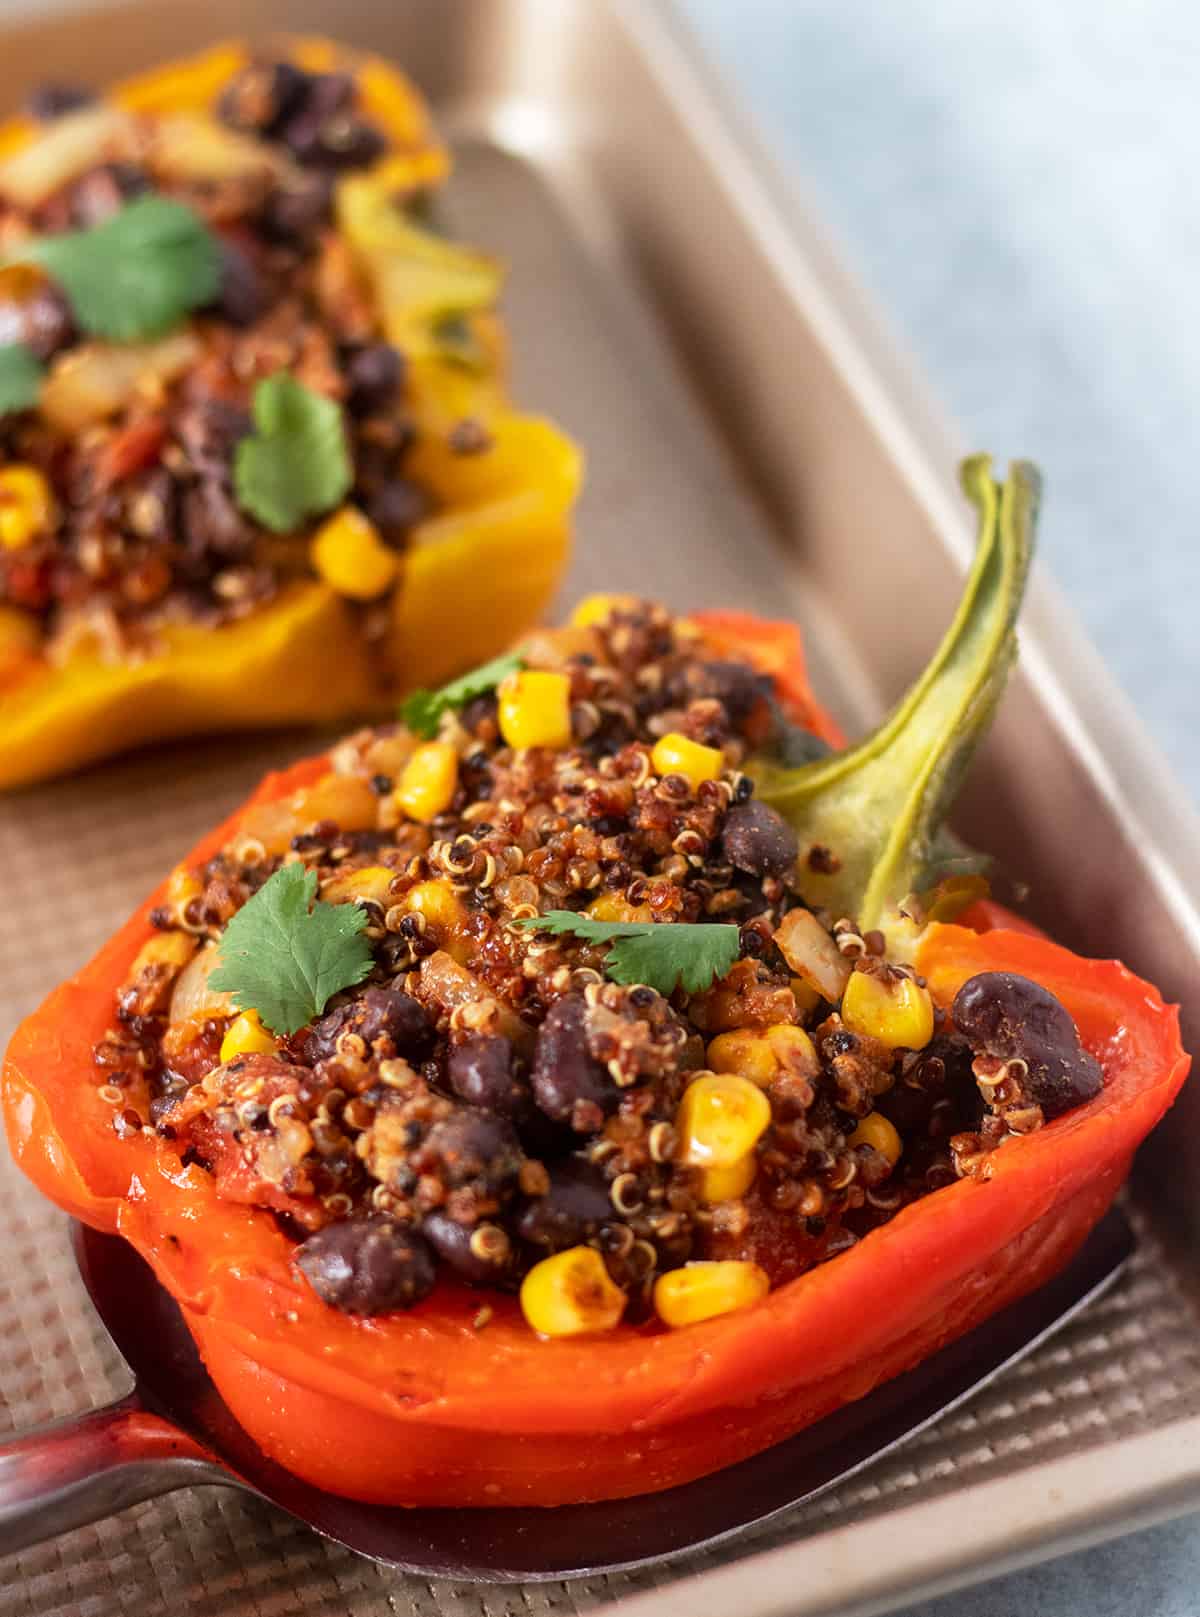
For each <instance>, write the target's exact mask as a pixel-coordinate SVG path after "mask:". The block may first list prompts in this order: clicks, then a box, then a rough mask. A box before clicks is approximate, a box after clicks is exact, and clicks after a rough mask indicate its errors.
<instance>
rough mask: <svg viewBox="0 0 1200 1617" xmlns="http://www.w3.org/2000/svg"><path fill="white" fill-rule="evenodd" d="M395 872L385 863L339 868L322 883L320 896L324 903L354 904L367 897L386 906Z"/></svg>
mask: <svg viewBox="0 0 1200 1617" xmlns="http://www.w3.org/2000/svg"><path fill="white" fill-rule="evenodd" d="M395 877H396V872H395V871H394V870H389V869H388V867H387V866H386V865H364V866H363V867H362V869H360V870H339V871H338V873H337V875H336V876H331V877H330V878H329V880H328V881H327V882H325V883H323V884H322V887H321V897H322V898H323V899H324V901H325V903H326V904H354V903H357V902H358V901H359V900H360V899H368V900H370V901H371V902H373V903H375V904H382V905H383V906H384V908H386V907H387V905H388V903H389V901H390V894H389V889H390V887H391V885H392V882H393V881H394V880H395Z"/></svg>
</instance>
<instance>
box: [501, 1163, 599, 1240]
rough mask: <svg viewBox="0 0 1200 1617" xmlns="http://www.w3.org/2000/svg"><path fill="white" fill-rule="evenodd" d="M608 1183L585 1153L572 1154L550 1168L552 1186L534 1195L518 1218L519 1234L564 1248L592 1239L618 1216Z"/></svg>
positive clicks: (527, 1238) (523, 1238) (524, 1238)
mask: <svg viewBox="0 0 1200 1617" xmlns="http://www.w3.org/2000/svg"><path fill="white" fill-rule="evenodd" d="M614 1216H615V1215H614V1212H613V1205H612V1202H611V1200H610V1199H609V1193H608V1184H607V1181H606V1180H605V1178H604V1175H603V1174H602V1173H601V1172H600V1170H599V1169H598V1168H596V1167H594V1166H593V1165H592V1164H591V1163H590V1162H588V1161H587V1160H586V1159H585V1158H583V1157H568V1158H567V1160H566V1161H565V1162H559V1163H556V1164H555V1166H554V1167H553V1168H552V1169H551V1170H550V1188H549V1190H548V1191H547V1192H546V1194H545V1195H544V1196H536V1197H533V1198H531V1199H530V1201H529V1202H528V1204H527V1205H526V1206H525V1207H524V1208H523V1209H522V1210H521V1213H520V1215H519V1216H518V1218H517V1225H516V1228H517V1234H518V1235H519V1236H520V1237H521V1239H522V1240H523V1241H528V1242H529V1243H530V1245H531V1246H540V1247H544V1248H545V1249H546V1250H547V1251H549V1252H562V1251H565V1250H566V1248H567V1247H570V1246H578V1245H579V1244H580V1243H581V1242H583V1241H588V1240H591V1238H592V1237H593V1236H594V1235H595V1234H596V1232H597V1230H599V1228H600V1226H601V1225H602V1224H606V1223H609V1222H610V1221H611V1220H612V1219H613V1218H614Z"/></svg>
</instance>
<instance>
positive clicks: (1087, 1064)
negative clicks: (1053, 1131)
mask: <svg viewBox="0 0 1200 1617" xmlns="http://www.w3.org/2000/svg"><path fill="white" fill-rule="evenodd" d="M950 1014H951V1017H952V1019H953V1022H954V1025H955V1027H956V1028H957V1029H958V1031H959V1032H960V1033H961V1034H962V1035H963V1037H964V1038H965V1039H967V1041H968V1042H969V1043H970V1045H971V1048H972V1049H973V1050H974V1051H975V1052H976V1054H977V1055H988V1056H992V1057H994V1058H995V1059H996V1060H999V1061H1013V1060H1021V1061H1024V1062H1025V1063H1026V1065H1027V1066H1028V1069H1029V1075H1028V1077H1027V1078H1025V1079H1022V1080H1020V1087H1021V1089H1022V1092H1023V1093H1024V1094H1025V1095H1026V1096H1027V1097H1028V1099H1029V1100H1030V1101H1031V1102H1032V1103H1034V1104H1036V1105H1038V1106H1040V1107H1041V1108H1042V1111H1043V1112H1044V1113H1045V1115H1046V1116H1047V1117H1048V1118H1049V1117H1057V1116H1058V1115H1059V1113H1060V1112H1065V1111H1068V1110H1069V1109H1070V1108H1071V1107H1072V1106H1078V1105H1079V1104H1080V1102H1081V1101H1085V1100H1090V1099H1091V1098H1092V1096H1093V1095H1098V1094H1099V1093H1100V1090H1101V1088H1102V1087H1103V1083H1104V1075H1103V1073H1102V1072H1101V1070H1100V1064H1099V1062H1098V1061H1097V1060H1096V1059H1095V1057H1094V1056H1091V1055H1089V1054H1088V1052H1087V1051H1086V1050H1084V1049H1083V1047H1082V1045H1081V1044H1080V1042H1079V1029H1078V1028H1077V1027H1076V1026H1075V1023H1074V1021H1073V1020H1072V1018H1071V1014H1070V1012H1069V1011H1068V1010H1067V1008H1066V1006H1065V1005H1063V1004H1062V1002H1061V1001H1060V1000H1058V999H1056V998H1055V997H1054V995H1053V994H1052V993H1050V991H1049V990H1048V989H1046V988H1043V987H1042V986H1041V984H1040V983H1035V982H1032V981H1031V980H1030V979H1029V978H1028V977H1020V976H1018V975H1017V974H1016V973H1015V972H1011V971H983V972H980V973H979V975H978V976H976V977H972V978H971V979H970V980H969V981H968V982H965V983H964V984H963V985H962V987H961V988H960V989H959V991H958V993H957V995H956V996H955V999H954V1004H953V1006H952V1007H951V1012H950Z"/></svg>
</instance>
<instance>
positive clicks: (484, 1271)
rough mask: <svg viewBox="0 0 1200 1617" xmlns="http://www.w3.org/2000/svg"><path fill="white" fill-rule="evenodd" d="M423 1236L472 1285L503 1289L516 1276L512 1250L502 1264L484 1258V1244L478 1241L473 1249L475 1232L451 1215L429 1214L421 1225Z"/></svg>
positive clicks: (502, 1256) (505, 1255) (505, 1253)
mask: <svg viewBox="0 0 1200 1617" xmlns="http://www.w3.org/2000/svg"><path fill="white" fill-rule="evenodd" d="M421 1234H422V1235H423V1236H424V1237H425V1239H426V1240H427V1241H428V1242H429V1244H430V1246H431V1247H432V1248H433V1250H434V1251H435V1252H436V1253H437V1255H438V1257H439V1258H441V1259H442V1261H443V1263H445V1264H447V1265H448V1266H449V1267H450V1268H451V1269H453V1270H454V1272H455V1274H457V1275H458V1277H459V1279H460V1280H465V1281H466V1282H467V1284H468V1285H471V1286H501V1285H503V1284H504V1283H505V1281H506V1280H508V1279H509V1277H510V1276H511V1274H512V1270H513V1261H512V1252H511V1249H510V1250H509V1251H507V1252H504V1251H502V1253H501V1257H500V1260H499V1261H497V1260H495V1259H489V1258H487V1257H483V1256H481V1255H480V1254H481V1248H482V1243H481V1242H480V1241H478V1240H476V1241H475V1244H474V1246H472V1239H473V1237H474V1236H475V1234H476V1231H475V1229H474V1228H473V1227H471V1226H470V1225H466V1224H460V1223H458V1221H457V1220H456V1219H453V1218H451V1217H450V1215H449V1214H448V1213H439V1212H434V1213H427V1214H426V1215H425V1218H424V1220H423V1221H422V1223H421Z"/></svg>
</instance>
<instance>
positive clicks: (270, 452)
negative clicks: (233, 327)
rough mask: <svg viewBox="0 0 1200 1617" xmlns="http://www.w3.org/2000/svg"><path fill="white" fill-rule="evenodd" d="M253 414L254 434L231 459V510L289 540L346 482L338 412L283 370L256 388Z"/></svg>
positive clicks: (350, 477)
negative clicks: (239, 510) (236, 509)
mask: <svg viewBox="0 0 1200 1617" xmlns="http://www.w3.org/2000/svg"><path fill="white" fill-rule="evenodd" d="M253 409H254V425H255V427H256V429H257V430H256V432H255V433H254V434H253V436H251V437H249V438H243V439H242V440H241V442H240V443H239V444H238V446H237V449H236V451H235V453H234V462H233V484H234V490H235V492H236V494H237V500H238V504H239V505H240V506H241V507H242V509H243V510H244V511H248V512H249V513H250V515H251V516H252V517H257V519H258V520H259V522H261V523H262V525H263V526H264V527H265V528H270V529H271V531H272V533H291V532H292V531H293V530H294V529H296V528H298V527H299V526H300V525H301V523H303V522H304V521H305V520H306V519H307V518H308V517H315V516H320V515H321V514H322V513H323V512H325V511H331V510H332V509H333V507H334V506H335V505H338V504H340V503H341V501H342V499H343V497H344V496H345V495H346V493H347V492H348V491H349V488H350V485H351V483H352V482H353V481H354V474H353V471H352V469H351V466H350V454H349V451H348V450H347V448H346V430H345V426H344V424H343V421H342V412H341V410H340V409H339V407H338V406H337V405H336V404H334V402H333V400H332V399H327V398H324V397H323V396H322V395H321V394H320V393H314V392H313V391H312V389H311V388H308V387H305V386H304V384H303V383H302V382H297V381H296V379H295V378H294V377H292V376H289V375H288V374H287V373H286V371H276V373H275V375H274V376H268V377H267V378H266V379H265V381H262V382H260V383H259V384H258V386H257V387H256V388H255V389H254V405H253Z"/></svg>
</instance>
